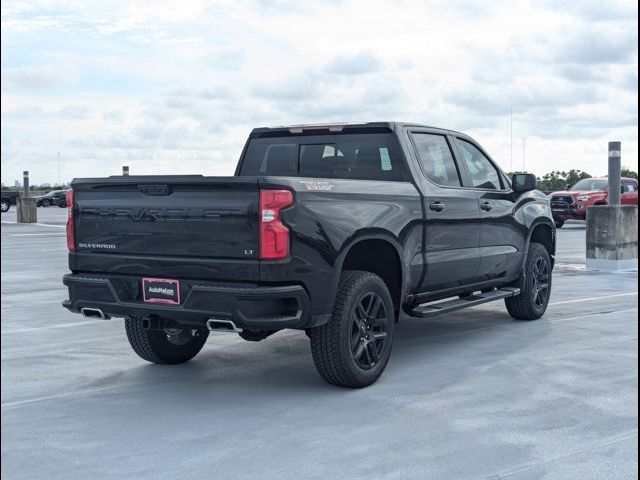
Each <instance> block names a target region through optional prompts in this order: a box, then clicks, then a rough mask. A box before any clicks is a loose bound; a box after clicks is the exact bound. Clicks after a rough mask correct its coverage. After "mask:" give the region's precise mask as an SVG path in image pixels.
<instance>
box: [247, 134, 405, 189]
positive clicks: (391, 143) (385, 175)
mask: <svg viewBox="0 0 640 480" xmlns="http://www.w3.org/2000/svg"><path fill="white" fill-rule="evenodd" d="M240 174H241V175H245V176H246V175H258V176H259V175H286V176H302V177H317V178H345V179H358V180H392V181H399V180H403V179H405V178H406V177H405V174H404V168H403V160H402V157H401V154H400V150H399V147H398V145H397V141H396V139H395V136H393V134H391V133H388V134H386V133H384V134H380V133H376V134H348V133H347V134H339V135H300V136H284V137H270V138H253V139H251V140H250V141H249V145H248V147H247V151H246V153H245V157H244V159H243V162H242V167H241V170H240Z"/></svg>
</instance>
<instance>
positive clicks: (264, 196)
mask: <svg viewBox="0 0 640 480" xmlns="http://www.w3.org/2000/svg"><path fill="white" fill-rule="evenodd" d="M292 204H293V195H292V194H291V192H290V191H289V190H260V259H262V260H274V259H278V258H286V257H287V256H288V255H289V229H288V228H287V227H285V226H284V225H283V224H282V222H281V221H280V211H281V210H282V209H283V208H286V207H288V206H290V205H292Z"/></svg>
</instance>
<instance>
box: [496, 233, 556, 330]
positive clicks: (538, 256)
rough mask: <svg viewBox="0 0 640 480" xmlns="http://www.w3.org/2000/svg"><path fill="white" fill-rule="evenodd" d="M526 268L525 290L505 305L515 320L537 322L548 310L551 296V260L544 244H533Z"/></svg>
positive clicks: (509, 299) (528, 254)
mask: <svg viewBox="0 0 640 480" xmlns="http://www.w3.org/2000/svg"><path fill="white" fill-rule="evenodd" d="M524 268H525V270H524V274H525V285H524V288H523V289H522V291H521V293H520V295H518V296H517V297H510V298H505V300H504V303H505V305H506V306H507V311H508V312H509V315H511V316H512V317H513V318H516V319H518V320H537V319H538V318H540V317H541V316H542V315H544V312H545V311H546V310H547V305H548V304H549V297H550V296H551V280H552V275H551V258H550V257H549V252H547V249H546V248H544V246H543V245H542V244H540V243H535V242H531V244H530V245H529V251H528V252H527V260H526V263H525V267H524Z"/></svg>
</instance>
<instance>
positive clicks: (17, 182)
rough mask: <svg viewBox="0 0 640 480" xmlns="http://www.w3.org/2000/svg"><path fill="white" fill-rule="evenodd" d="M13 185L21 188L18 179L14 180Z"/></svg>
mask: <svg viewBox="0 0 640 480" xmlns="http://www.w3.org/2000/svg"><path fill="white" fill-rule="evenodd" d="M13 186H14V187H16V188H20V187H21V185H20V182H19V181H18V180H16V181H15V182H13Z"/></svg>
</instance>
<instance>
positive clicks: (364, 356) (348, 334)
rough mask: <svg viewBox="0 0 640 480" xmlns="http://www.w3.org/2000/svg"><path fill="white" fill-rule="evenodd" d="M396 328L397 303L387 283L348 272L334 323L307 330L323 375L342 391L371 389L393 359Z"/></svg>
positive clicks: (336, 305)
mask: <svg viewBox="0 0 640 480" xmlns="http://www.w3.org/2000/svg"><path fill="white" fill-rule="evenodd" d="M394 326H395V312H394V307H393V301H392V299H391V295H390V294H389V290H388V289H387V286H386V285H385V283H384V282H383V281H382V279H381V278H380V277H379V276H377V275H375V274H373V273H370V272H361V271H346V272H343V273H342V275H341V276H340V284H339V286H338V294H337V295H336V299H335V302H334V306H333V313H332V315H331V319H330V320H329V322H328V323H326V324H325V325H322V326H320V327H316V328H312V329H310V330H308V331H307V334H308V335H309V338H310V340H311V353H312V355H313V362H314V364H315V366H316V368H317V369H318V373H320V376H321V377H322V378H324V379H325V380H326V381H327V382H329V383H331V384H333V385H338V386H341V387H349V388H361V387H366V386H368V385H371V384H372V383H374V382H375V381H376V380H377V379H378V378H379V377H380V375H382V372H383V371H384V369H385V368H386V366H387V363H388V361H389V357H390V355H391V344H392V342H393V329H394Z"/></svg>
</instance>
